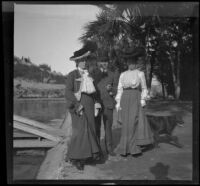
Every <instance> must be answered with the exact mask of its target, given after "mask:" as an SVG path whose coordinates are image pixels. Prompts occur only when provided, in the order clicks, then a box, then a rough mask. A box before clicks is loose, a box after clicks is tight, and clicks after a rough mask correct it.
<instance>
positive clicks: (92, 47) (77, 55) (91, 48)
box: [69, 41, 97, 61]
mask: <svg viewBox="0 0 200 186" xmlns="http://www.w3.org/2000/svg"><path fill="white" fill-rule="evenodd" d="M96 50H97V44H96V43H95V42H93V41H87V42H86V43H85V44H84V46H83V47H82V48H81V49H80V50H77V51H75V52H74V55H73V56H71V57H70V58H69V59H70V61H76V60H78V59H82V58H85V57H87V56H89V55H91V54H92V53H93V52H95V51H96Z"/></svg>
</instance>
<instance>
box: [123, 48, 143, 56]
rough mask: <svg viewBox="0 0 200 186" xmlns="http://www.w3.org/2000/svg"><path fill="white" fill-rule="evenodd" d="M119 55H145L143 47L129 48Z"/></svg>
mask: <svg viewBox="0 0 200 186" xmlns="http://www.w3.org/2000/svg"><path fill="white" fill-rule="evenodd" d="M121 56H122V57H124V58H132V57H141V56H145V48H144V47H137V48H131V49H129V50H127V51H126V52H123V53H122V55H121Z"/></svg>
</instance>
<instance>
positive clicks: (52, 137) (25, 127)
mask: <svg viewBox="0 0 200 186" xmlns="http://www.w3.org/2000/svg"><path fill="white" fill-rule="evenodd" d="M14 128H16V129H19V130H22V131H25V132H28V133H31V134H35V135H38V136H40V137H43V138H46V139H49V140H52V141H56V142H59V141H60V140H61V138H60V137H59V136H56V135H53V134H52V133H50V132H49V131H45V130H44V129H38V128H35V127H32V126H28V125H26V124H22V123H20V122H18V121H14Z"/></svg>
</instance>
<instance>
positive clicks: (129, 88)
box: [123, 87, 138, 90]
mask: <svg viewBox="0 0 200 186" xmlns="http://www.w3.org/2000/svg"><path fill="white" fill-rule="evenodd" d="M137 89H138V87H135V88H131V87H127V88H123V90H137Z"/></svg>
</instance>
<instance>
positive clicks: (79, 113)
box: [75, 104, 83, 115]
mask: <svg viewBox="0 0 200 186" xmlns="http://www.w3.org/2000/svg"><path fill="white" fill-rule="evenodd" d="M75 112H76V114H78V115H83V105H81V104H80V105H79V106H78V107H77V108H76V109H75Z"/></svg>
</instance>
